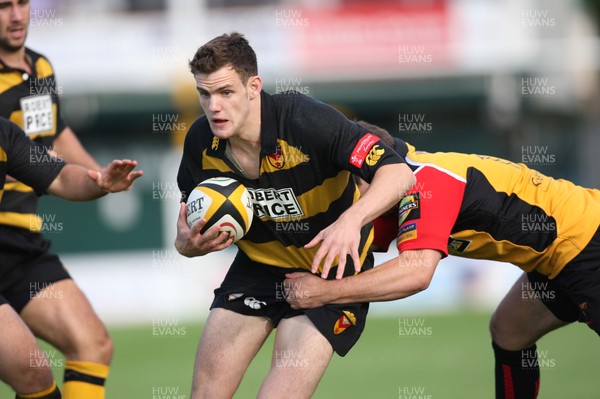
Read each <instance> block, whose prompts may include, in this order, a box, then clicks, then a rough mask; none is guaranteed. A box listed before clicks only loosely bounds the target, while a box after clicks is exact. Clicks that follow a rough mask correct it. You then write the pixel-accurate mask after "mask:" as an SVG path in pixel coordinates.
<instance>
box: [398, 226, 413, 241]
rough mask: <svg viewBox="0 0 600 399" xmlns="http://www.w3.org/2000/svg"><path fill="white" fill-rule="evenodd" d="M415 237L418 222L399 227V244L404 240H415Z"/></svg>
mask: <svg viewBox="0 0 600 399" xmlns="http://www.w3.org/2000/svg"><path fill="white" fill-rule="evenodd" d="M415 238H417V224H416V223H410V224H407V225H406V226H402V227H400V228H399V229H398V239H397V240H396V241H397V243H398V244H400V243H401V242H404V241H408V240H414V239H415Z"/></svg>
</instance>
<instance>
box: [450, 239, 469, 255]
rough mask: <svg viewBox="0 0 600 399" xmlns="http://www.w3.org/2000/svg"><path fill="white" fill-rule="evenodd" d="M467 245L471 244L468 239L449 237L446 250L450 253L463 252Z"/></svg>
mask: <svg viewBox="0 0 600 399" xmlns="http://www.w3.org/2000/svg"><path fill="white" fill-rule="evenodd" d="M469 245H471V241H470V240H461V239H458V238H452V237H450V239H449V240H448V251H449V252H450V253H461V252H465V251H466V250H467V248H468V247H469Z"/></svg>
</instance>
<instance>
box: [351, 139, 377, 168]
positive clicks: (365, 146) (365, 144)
mask: <svg viewBox="0 0 600 399" xmlns="http://www.w3.org/2000/svg"><path fill="white" fill-rule="evenodd" d="M378 141H379V137H377V136H375V135H374V134H371V133H367V134H365V135H364V136H363V137H362V138H361V139H360V140H358V143H356V146H355V147H354V150H352V154H350V163H351V164H352V165H354V166H356V167H357V168H360V167H362V164H363V162H364V161H365V158H367V156H370V157H369V159H368V161H367V165H369V166H374V165H375V164H376V163H377V161H379V158H381V155H383V152H382V153H378V152H377V151H374V152H373V154H371V152H372V150H373V146H374V145H375V144H376V143H377V142H378Z"/></svg>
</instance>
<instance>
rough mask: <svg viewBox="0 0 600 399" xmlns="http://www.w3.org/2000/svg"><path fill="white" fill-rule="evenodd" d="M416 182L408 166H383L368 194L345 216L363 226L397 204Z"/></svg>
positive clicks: (378, 171) (372, 182) (374, 178)
mask: <svg viewBox="0 0 600 399" xmlns="http://www.w3.org/2000/svg"><path fill="white" fill-rule="evenodd" d="M415 182H416V180H415V176H414V174H413V173H412V171H411V170H410V168H409V167H408V166H407V165H406V164H392V165H385V166H382V167H381V168H379V169H378V170H377V172H376V173H375V176H374V177H373V180H372V181H371V185H370V186H369V189H368V190H367V192H366V193H364V194H363V195H362V196H361V198H360V199H359V200H358V201H357V202H356V203H355V204H354V205H352V206H351V207H350V208H349V209H348V210H347V211H346V212H344V214H345V216H348V217H352V218H356V219H357V220H360V222H361V226H363V225H365V224H367V223H369V222H371V221H372V220H373V219H375V218H376V217H378V216H379V215H381V214H382V213H384V212H385V211H387V210H388V209H390V208H391V207H392V206H394V205H395V204H397V203H398V202H399V201H400V200H401V199H402V197H404V195H405V194H406V192H408V190H410V189H411V188H412V186H414V184H415Z"/></svg>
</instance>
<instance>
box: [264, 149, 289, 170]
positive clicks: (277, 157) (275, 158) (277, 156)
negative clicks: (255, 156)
mask: <svg viewBox="0 0 600 399" xmlns="http://www.w3.org/2000/svg"><path fill="white" fill-rule="evenodd" d="M267 159H268V160H269V163H270V164H271V166H273V167H274V168H277V169H281V168H283V166H284V165H285V157H284V156H283V151H281V146H280V145H279V144H277V149H276V150H275V153H274V154H269V155H268V156H267Z"/></svg>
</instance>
